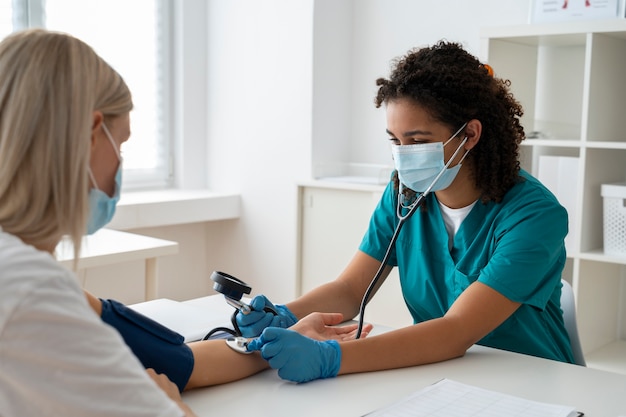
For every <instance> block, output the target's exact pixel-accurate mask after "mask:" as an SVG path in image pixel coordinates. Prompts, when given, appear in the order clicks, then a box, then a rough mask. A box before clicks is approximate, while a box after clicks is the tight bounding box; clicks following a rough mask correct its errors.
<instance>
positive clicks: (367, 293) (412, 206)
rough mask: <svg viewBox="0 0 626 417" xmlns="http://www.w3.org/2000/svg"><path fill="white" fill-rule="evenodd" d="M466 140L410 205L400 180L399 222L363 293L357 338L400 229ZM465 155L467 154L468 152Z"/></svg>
mask: <svg viewBox="0 0 626 417" xmlns="http://www.w3.org/2000/svg"><path fill="white" fill-rule="evenodd" d="M464 127H465V125H463V126H462V127H461V129H463V128H464ZM461 129H459V131H458V132H457V133H455V135H454V136H456V135H457V134H458V133H459V132H460V131H461ZM466 141H467V137H465V138H464V139H463V142H462V143H461V145H460V146H459V147H458V148H457V150H456V151H454V153H453V154H452V156H451V157H450V159H449V160H448V162H447V163H446V164H445V165H444V167H443V168H442V169H441V171H439V174H437V176H436V177H435V179H434V180H433V181H432V182H431V183H430V185H429V186H428V188H426V191H424V192H423V193H421V194H420V195H419V196H417V198H416V199H415V201H414V202H413V203H411V204H410V205H408V206H405V205H404V204H403V202H402V199H403V194H402V191H403V184H402V183H401V182H400V185H399V186H398V204H397V205H396V217H397V218H398V224H397V226H396V229H395V230H394V232H393V235H392V236H391V240H390V241H389V245H388V246H387V251H386V252H385V256H384V257H383V260H382V261H380V266H379V267H378V271H376V274H375V275H374V278H372V281H371V282H370V284H369V285H368V287H367V290H365V294H364V295H363V298H362V300H361V306H360V307H359V326H358V328H357V333H356V336H355V339H359V338H360V337H361V333H362V332H363V319H364V316H365V306H367V303H368V302H369V300H370V297H371V295H372V291H374V288H376V284H377V283H378V281H379V280H380V277H381V276H382V274H383V271H384V270H385V267H386V266H387V261H388V260H389V256H391V251H392V250H393V248H394V246H395V244H396V240H397V239H398V236H399V235H400V230H401V229H402V226H403V225H404V223H406V221H407V220H409V219H410V218H411V216H412V215H413V213H415V212H416V211H417V209H418V208H419V207H421V206H422V205H423V204H424V201H425V199H426V197H427V196H428V195H429V194H430V192H431V190H432V189H433V187H434V186H435V184H437V181H439V178H441V176H442V175H443V174H444V172H445V171H446V169H448V167H449V166H450V164H451V163H452V161H453V160H454V158H456V156H457V155H458V153H459V152H460V150H461V149H463V145H464V144H465V142H466ZM465 155H467V153H466V154H465ZM463 158H465V156H463ZM461 161H462V159H461ZM459 163H460V162H459ZM403 208H406V209H409V211H408V212H407V213H406V214H402V209H403Z"/></svg>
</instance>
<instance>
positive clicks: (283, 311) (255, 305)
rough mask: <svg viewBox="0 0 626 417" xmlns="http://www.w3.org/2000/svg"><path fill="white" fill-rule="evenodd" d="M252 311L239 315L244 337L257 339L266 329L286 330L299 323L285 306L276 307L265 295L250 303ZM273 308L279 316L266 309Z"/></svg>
mask: <svg viewBox="0 0 626 417" xmlns="http://www.w3.org/2000/svg"><path fill="white" fill-rule="evenodd" d="M250 307H251V308H252V311H251V312H250V313H248V314H243V313H242V312H241V311H239V312H238V313H237V316H236V320H237V325H238V326H239V330H241V335H242V336H244V337H257V336H258V335H260V334H261V332H262V331H263V329H265V328H266V327H281V328H283V329H286V328H287V327H291V326H293V325H294V324H296V322H297V321H298V318H297V317H296V316H294V315H293V313H292V312H291V311H289V309H288V308H287V306H284V305H274V304H272V303H271V301H270V300H268V299H267V297H265V296H264V295H257V296H256V297H254V298H253V299H252V302H251V303H250ZM266 307H269V308H271V309H272V310H274V311H276V313H278V314H274V313H271V312H268V311H265V310H264V309H265V308H266Z"/></svg>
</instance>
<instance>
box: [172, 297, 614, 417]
mask: <svg viewBox="0 0 626 417" xmlns="http://www.w3.org/2000/svg"><path fill="white" fill-rule="evenodd" d="M186 303H190V304H192V305H195V306H198V307H200V306H203V305H204V306H206V307H207V309H209V310H211V311H215V310H216V308H219V305H220V303H223V304H224V305H225V302H224V301H223V297H221V296H209V297H204V298H200V299H196V300H190V301H188V302H186ZM224 312H225V314H226V316H225V317H227V315H228V314H230V312H232V308H230V307H224ZM409 348H410V346H407V349H409ZM442 378H448V379H453V380H456V381H459V382H462V383H465V384H470V385H474V386H478V387H482V388H485V389H490V390H494V391H499V392H503V393H507V394H512V395H516V396H519V397H524V398H527V399H529V400H535V401H542V402H549V403H557V404H563V405H571V406H574V407H575V408H576V409H577V410H579V411H582V412H584V413H585V417H617V416H620V415H624V416H626V375H622V374H616V373H611V372H606V371H600V370H595V369H590V368H583V367H579V366H576V365H569V364H565V363H560V362H556V361H551V360H546V359H540V358H535V357H532V356H527V355H520V354H516V353H511V352H506V351H501V350H497V349H490V348H485V347H481V346H474V347H472V348H471V349H470V350H469V351H468V353H467V354H466V355H465V356H464V357H463V358H459V359H453V360H450V361H446V362H440V363H437V364H432V365H422V366H416V367H412V368H405V369H396V370H390V371H381V372H369V373H363V374H352V375H342V376H339V377H337V378H332V379H326V380H317V381H312V382H308V383H305V384H294V383H291V382H287V381H283V380H281V379H280V378H279V377H278V375H277V373H276V371H274V370H271V369H270V370H266V371H263V372H261V373H259V374H257V375H254V376H252V377H249V378H246V379H243V380H241V381H237V382H233V383H230V384H225V385H220V386H216V387H209V388H201V389H196V390H192V391H189V392H185V393H184V394H183V399H184V401H185V402H187V403H188V404H189V405H190V406H191V408H192V409H193V410H194V411H195V412H196V413H197V414H198V415H199V416H209V415H211V416H228V415H236V414H238V413H241V414H246V415H252V416H255V417H264V416H272V417H282V416H289V417H291V416H294V417H295V416H297V417H306V416H316V417H319V416H324V417H334V416H338V417H339V416H341V417H349V416H362V415H364V414H366V413H368V412H371V411H374V410H376V409H378V408H381V407H383V406H385V405H387V404H390V403H393V402H396V401H397V400H400V399H402V398H404V397H405V396H407V395H409V394H411V393H413V392H415V391H417V390H419V389H421V388H423V387H425V386H427V385H430V384H433V383H435V382H437V381H438V380H440V379H442Z"/></svg>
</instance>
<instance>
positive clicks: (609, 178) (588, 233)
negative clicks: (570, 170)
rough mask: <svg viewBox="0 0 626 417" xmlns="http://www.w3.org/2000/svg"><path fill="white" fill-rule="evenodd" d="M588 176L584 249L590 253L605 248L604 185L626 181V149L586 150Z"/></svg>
mask: <svg viewBox="0 0 626 417" xmlns="http://www.w3.org/2000/svg"><path fill="white" fill-rule="evenodd" d="M583 153H584V155H585V158H584V159H585V160H584V164H585V175H584V184H583V189H582V212H583V213H585V214H584V216H585V221H584V222H583V223H582V224H581V242H580V250H581V251H582V252H588V251H592V250H595V249H597V248H601V247H602V245H603V231H604V225H603V216H604V214H603V209H602V207H603V206H602V204H603V199H602V195H601V188H602V184H609V183H617V182H623V181H624V180H626V170H625V169H624V161H626V149H595V148H594V149H590V148H588V149H585V150H584V152H583Z"/></svg>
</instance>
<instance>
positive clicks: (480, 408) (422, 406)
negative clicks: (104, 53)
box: [367, 379, 579, 417]
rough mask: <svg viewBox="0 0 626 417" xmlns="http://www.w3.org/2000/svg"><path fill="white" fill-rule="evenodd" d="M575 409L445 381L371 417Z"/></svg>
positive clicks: (559, 415) (529, 415) (562, 416)
mask: <svg viewBox="0 0 626 417" xmlns="http://www.w3.org/2000/svg"><path fill="white" fill-rule="evenodd" d="M577 415H579V414H578V413H577V412H576V411H575V410H574V408H573V407H567V406H562V405H556V404H547V403H541V402H536V401H529V400H526V399H523V398H519V397H516V396H513V395H507V394H502V393H499V392H495V391H490V390H486V389H482V388H478V387H474V386H471V385H466V384H462V383H460V382H456V381H452V380H449V379H443V380H441V381H439V382H437V383H436V384H433V385H430V386H428V387H426V388H424V389H422V390H420V391H417V392H416V393H414V394H413V395H411V396H409V397H407V398H405V399H403V400H400V401H398V402H396V403H394V404H392V405H390V406H388V407H385V408H382V409H380V410H377V411H374V412H373V413H370V414H367V417H444V416H445V417H467V416H481V417H517V416H520V417H522V416H523V417H575V416H577Z"/></svg>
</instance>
